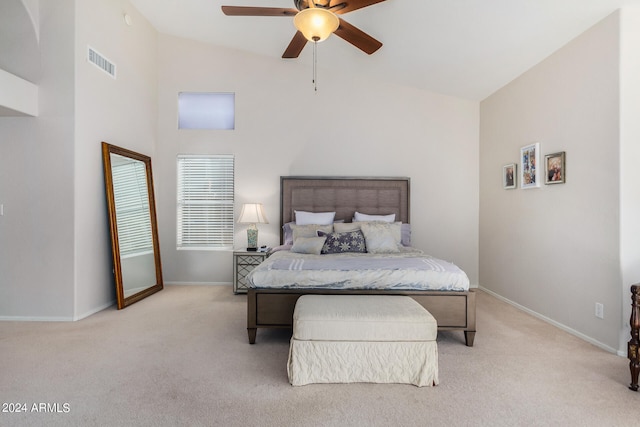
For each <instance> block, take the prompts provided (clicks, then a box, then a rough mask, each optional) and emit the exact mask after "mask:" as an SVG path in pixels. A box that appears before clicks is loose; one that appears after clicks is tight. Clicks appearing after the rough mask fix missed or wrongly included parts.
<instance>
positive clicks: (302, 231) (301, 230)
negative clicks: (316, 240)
mask: <svg viewBox="0 0 640 427" xmlns="http://www.w3.org/2000/svg"><path fill="white" fill-rule="evenodd" d="M289 226H290V227H291V230H292V231H293V243H295V242H296V240H298V238H300V237H318V231H323V232H325V233H331V232H332V231H333V224H329V225H319V224H306V225H298V224H290V225H289Z"/></svg>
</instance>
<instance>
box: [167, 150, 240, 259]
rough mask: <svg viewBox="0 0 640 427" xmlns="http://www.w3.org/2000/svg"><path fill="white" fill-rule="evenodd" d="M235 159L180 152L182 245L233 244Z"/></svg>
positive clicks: (222, 246) (221, 246) (212, 246)
mask: <svg viewBox="0 0 640 427" xmlns="http://www.w3.org/2000/svg"><path fill="white" fill-rule="evenodd" d="M233 161H234V158H233V156H232V155H215V156H206V155H202V156H200V155H179V156H178V244H177V247H178V249H230V248H232V247H233V179H234V178H233V167H234V165H233Z"/></svg>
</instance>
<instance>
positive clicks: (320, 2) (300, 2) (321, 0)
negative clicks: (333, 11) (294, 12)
mask: <svg viewBox="0 0 640 427" xmlns="http://www.w3.org/2000/svg"><path fill="white" fill-rule="evenodd" d="M311 1H312V2H313V4H314V6H315V7H322V8H324V9H327V8H329V6H330V3H331V1H330V0H311ZM293 4H295V6H296V9H298V10H304V9H308V8H309V0H293Z"/></svg>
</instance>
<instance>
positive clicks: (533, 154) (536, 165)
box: [520, 142, 540, 188]
mask: <svg viewBox="0 0 640 427" xmlns="http://www.w3.org/2000/svg"><path fill="white" fill-rule="evenodd" d="M537 187H540V143H538V142H536V143H533V144H529V145H525V146H524V147H522V148H521V149H520V188H537Z"/></svg>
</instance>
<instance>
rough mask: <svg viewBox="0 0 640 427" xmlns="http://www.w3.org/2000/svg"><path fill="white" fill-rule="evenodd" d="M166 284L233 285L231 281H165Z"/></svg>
mask: <svg viewBox="0 0 640 427" xmlns="http://www.w3.org/2000/svg"><path fill="white" fill-rule="evenodd" d="M164 284H165V285H187V286H231V285H232V284H233V283H231V282H164Z"/></svg>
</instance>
